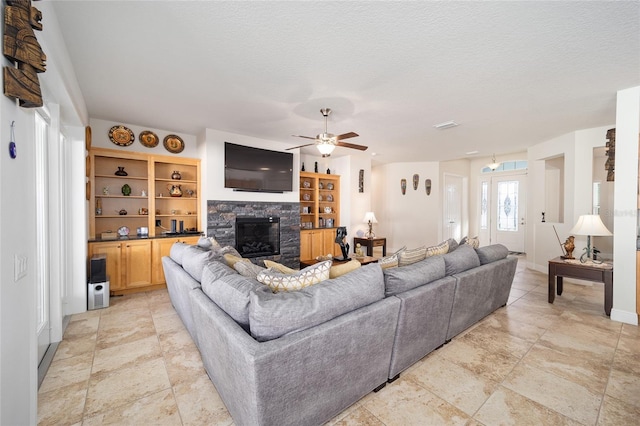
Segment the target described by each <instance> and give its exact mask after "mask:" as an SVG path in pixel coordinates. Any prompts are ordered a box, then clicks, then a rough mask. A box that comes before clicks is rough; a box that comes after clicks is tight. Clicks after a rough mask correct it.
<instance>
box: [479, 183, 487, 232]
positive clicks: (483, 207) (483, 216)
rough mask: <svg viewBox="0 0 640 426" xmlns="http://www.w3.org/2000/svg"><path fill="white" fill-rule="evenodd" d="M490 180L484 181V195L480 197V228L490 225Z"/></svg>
mask: <svg viewBox="0 0 640 426" xmlns="http://www.w3.org/2000/svg"><path fill="white" fill-rule="evenodd" d="M488 207H489V182H482V195H481V197H480V229H487V228H488V226H489V213H488V211H487V210H488Z"/></svg>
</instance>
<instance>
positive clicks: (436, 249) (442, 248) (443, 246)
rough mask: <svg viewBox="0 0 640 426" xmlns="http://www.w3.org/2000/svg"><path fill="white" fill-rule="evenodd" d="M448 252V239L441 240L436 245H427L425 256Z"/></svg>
mask: <svg viewBox="0 0 640 426" xmlns="http://www.w3.org/2000/svg"><path fill="white" fill-rule="evenodd" d="M447 252H449V241H443V242H441V243H440V244H438V245H437V246H431V247H427V256H426V257H430V256H435V255H437V254H445V253H447Z"/></svg>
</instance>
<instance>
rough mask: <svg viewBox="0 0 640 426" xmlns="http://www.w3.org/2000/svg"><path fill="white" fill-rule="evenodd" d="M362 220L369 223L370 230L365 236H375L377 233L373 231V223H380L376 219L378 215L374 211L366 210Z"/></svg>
mask: <svg viewBox="0 0 640 426" xmlns="http://www.w3.org/2000/svg"><path fill="white" fill-rule="evenodd" d="M362 221H363V222H364V223H366V224H368V225H369V232H367V233H366V234H364V236H365V237H367V238H373V237H375V236H376V234H374V233H373V224H374V223H378V220H377V219H376V215H375V214H373V212H366V213H365V214H364V219H362Z"/></svg>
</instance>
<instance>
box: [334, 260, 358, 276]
mask: <svg viewBox="0 0 640 426" xmlns="http://www.w3.org/2000/svg"><path fill="white" fill-rule="evenodd" d="M360 266H362V265H361V264H360V262H358V261H357V260H356V259H353V260H350V261H349V262H345V263H340V264H339V265H332V266H331V269H329V278H338V277H339V276H341V275H344V274H346V273H348V272H351V271H355V270H356V269H358V268H359V267H360Z"/></svg>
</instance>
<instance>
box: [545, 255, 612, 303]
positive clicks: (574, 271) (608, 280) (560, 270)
mask: <svg viewBox="0 0 640 426" xmlns="http://www.w3.org/2000/svg"><path fill="white" fill-rule="evenodd" d="M563 277H569V278H578V279H581V280H587V281H594V282H599V283H604V312H605V314H607V316H611V307H612V305H613V267H612V266H611V267H608V266H594V265H589V264H585V263H573V262H566V261H565V260H564V259H562V258H561V257H556V258H555V259H551V260H550V261H549V303H553V301H554V300H555V298H556V280H557V284H558V287H557V293H558V296H561V295H562V290H563V288H562V287H563V283H562V278H563Z"/></svg>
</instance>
